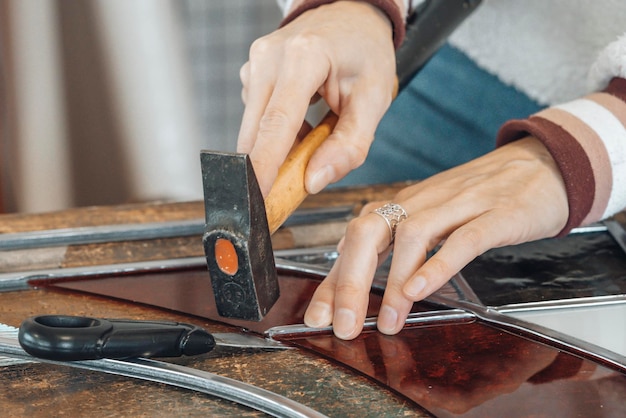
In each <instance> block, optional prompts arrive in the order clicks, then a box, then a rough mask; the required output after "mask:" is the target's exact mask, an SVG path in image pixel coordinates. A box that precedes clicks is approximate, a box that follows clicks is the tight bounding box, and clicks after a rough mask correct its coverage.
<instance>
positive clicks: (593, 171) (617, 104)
mask: <svg viewBox="0 0 626 418" xmlns="http://www.w3.org/2000/svg"><path fill="white" fill-rule="evenodd" d="M589 74H590V85H592V86H594V87H597V88H598V90H599V91H598V92H596V93H592V94H589V95H587V96H585V97H583V98H580V99H576V100H573V101H570V102H567V103H563V104H559V105H555V106H551V107H549V108H546V109H544V110H542V111H540V112H538V113H536V114H534V115H532V116H530V117H529V118H528V119H524V120H511V121H508V122H507V123H505V124H504V125H503V126H502V128H501V129H500V131H499V133H498V138H497V145H498V146H502V145H504V144H507V143H509V142H511V141H514V140H516V139H520V138H523V137H525V136H528V135H532V136H534V137H536V138H538V139H539V140H540V141H542V142H543V144H544V145H545V146H546V148H547V149H548V150H549V152H550V154H551V155H552V157H553V158H554V159H555V161H556V163H557V166H558V168H559V170H560V171H561V174H562V176H563V180H564V182H565V187H566V190H567V196H568V203H569V218H568V221H567V224H566V226H565V228H563V230H562V231H561V232H560V234H559V235H565V234H567V233H568V232H569V231H570V230H571V229H572V228H574V227H577V226H580V225H585V224H589V223H592V222H596V221H599V220H602V219H605V218H608V217H610V216H611V215H614V214H615V213H617V212H619V211H621V210H623V209H625V208H626V34H624V35H622V36H621V37H620V38H618V39H617V40H616V41H614V42H613V43H611V44H610V45H609V46H608V47H607V48H605V49H604V50H603V51H602V52H601V53H600V55H599V57H598V59H597V60H596V62H595V64H594V65H593V67H592V68H591V70H590V73H589Z"/></svg>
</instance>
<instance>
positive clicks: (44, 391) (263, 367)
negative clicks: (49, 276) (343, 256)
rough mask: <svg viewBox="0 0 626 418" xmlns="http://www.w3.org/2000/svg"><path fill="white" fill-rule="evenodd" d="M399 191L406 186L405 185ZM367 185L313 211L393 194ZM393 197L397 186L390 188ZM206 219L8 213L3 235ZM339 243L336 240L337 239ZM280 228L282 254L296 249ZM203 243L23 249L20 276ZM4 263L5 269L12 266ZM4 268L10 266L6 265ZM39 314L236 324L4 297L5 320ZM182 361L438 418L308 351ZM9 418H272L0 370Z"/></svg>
mask: <svg viewBox="0 0 626 418" xmlns="http://www.w3.org/2000/svg"><path fill="white" fill-rule="evenodd" d="M396 188H397V187H396ZM383 190H385V189H382V188H364V189H358V190H354V191H351V192H350V193H345V192H344V191H341V192H339V191H338V192H329V193H324V194H321V195H319V196H316V197H312V198H310V199H309V200H307V201H306V202H305V203H304V205H303V206H304V207H317V206H325V205H345V204H353V203H357V204H358V203H360V202H363V201H369V200H375V199H377V198H380V197H382V196H385V195H389V191H390V190H389V189H386V190H387V191H386V192H383ZM391 193H393V189H391ZM203 217H204V208H203V204H202V203H201V202H192V203H153V204H141V205H124V206H117V207H91V208H78V209H71V210H67V211H62V212H56V213H46V214H35V215H4V216H0V233H9V232H22V231H37V230H44V229H54V228H70V227H79V226H93V225H107V224H123V223H138V222H160V221H173V220H188V219H197V218H203ZM330 239H331V240H332V239H333V238H332V237H331V238H330ZM293 240H294V238H293V234H292V233H291V232H289V231H280V232H278V233H277V234H276V235H275V236H274V238H273V243H274V246H275V247H276V248H286V247H289V246H292V245H293ZM202 251H203V250H202V245H201V242H200V241H199V239H198V237H187V238H170V239H161V240H151V241H136V242H126V243H109V244H91V245H79V246H69V247H67V248H60V249H59V248H57V249H49V250H41V251H39V250H38V251H32V250H23V251H22V254H21V256H20V257H18V260H15V257H12V261H10V264H12V267H13V268H14V269H19V270H23V269H27V268H31V269H32V268H54V267H76V266H85V265H90V264H106V263H123V262H129V261H138V260H154V259H164V258H172V257H189V256H198V255H202ZM6 264H7V262H5V266H4V267H5V270H6V269H7V268H8V267H7V265H6ZM0 265H1V262H0ZM39 314H71V315H86V316H93V317H111V318H133V319H168V320H174V321H182V322H189V323H194V324H197V325H200V326H203V327H205V328H207V329H209V330H211V331H213V332H220V331H229V330H231V329H230V328H229V327H227V326H224V325H220V324H217V323H214V322H212V321H208V320H206V319H202V318H198V317H193V316H188V315H182V314H179V313H175V312H172V311H168V310H164V309H158V308H155V307H150V306H145V305H141V304H135V303H131V302H126V301H120V300H114V299H109V298H105V297H99V296H94V295H89V294H84V293H76V292H70V291H60V290H49V289H30V290H23V291H16V292H6V293H0V323H3V324H7V325H11V326H15V327H17V326H19V325H20V323H21V321H22V320H24V319H25V318H27V317H29V316H33V315H39ZM175 362H177V363H180V364H184V365H188V366H191V367H195V368H199V369H202V370H206V371H210V372H214V373H217V374H220V375H223V376H227V377H231V378H234V379H238V380H241V381H244V382H247V383H251V384H253V385H257V386H260V387H262V388H265V389H269V390H271V391H274V392H276V393H278V394H281V395H284V396H287V397H289V398H291V399H293V400H296V401H298V402H301V403H303V404H305V405H307V406H310V407H312V408H314V409H316V410H318V411H320V412H322V413H325V414H328V415H330V416H360V417H381V416H405V417H406V416H408V417H422V416H429V415H428V414H426V413H425V412H423V411H422V410H421V409H420V408H419V407H417V406H416V405H415V404H413V403H411V402H409V401H407V400H405V399H404V398H402V397H400V396H398V395H396V394H394V393H392V392H390V391H388V390H384V389H382V388H381V387H380V386H379V385H377V384H375V383H373V382H371V381H369V380H368V379H366V378H364V377H362V376H360V375H358V374H357V373H355V372H352V371H350V370H347V369H345V368H342V367H338V366H336V365H335V364H333V363H331V362H329V361H328V360H324V359H322V358H320V357H318V356H315V355H313V354H309V353H307V352H304V351H301V350H286V351H282V350H281V351H267V350H265V351H254V350H237V349H225V348H217V349H216V350H214V351H213V352H212V353H209V354H207V355H202V356H198V357H194V358H189V357H188V358H182V359H177V360H175ZM0 387H2V388H3V389H2V390H0V405H2V416H29V417H50V416H68V417H78V416H94V415H96V414H97V415H99V416H133V417H139V416H150V417H154V416H263V414H262V413H259V412H256V411H253V410H250V409H248V408H246V407H242V406H239V405H236V404H233V403H231V402H228V401H224V400H220V399H215V398H212V397H210V396H207V395H204V394H201V393H195V392H192V391H188V390H184V389H177V388H173V387H168V386H165V385H161V384H156V383H149V382H144V381H139V380H134V379H129V378H124V377H120V376H112V375H106V374H102V373H97V372H89V371H83V370H77V369H72V368H68V367H63V366H54V365H44V364H28V365H16V366H9V367H4V368H1V369H0Z"/></svg>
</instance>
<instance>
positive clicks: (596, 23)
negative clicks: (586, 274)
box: [283, 0, 626, 234]
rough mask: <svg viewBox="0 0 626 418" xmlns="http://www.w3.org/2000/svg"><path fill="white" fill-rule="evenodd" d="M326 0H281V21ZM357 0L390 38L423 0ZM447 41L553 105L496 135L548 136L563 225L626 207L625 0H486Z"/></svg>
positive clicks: (543, 138)
mask: <svg viewBox="0 0 626 418" xmlns="http://www.w3.org/2000/svg"><path fill="white" fill-rule="evenodd" d="M332 1H334V0H284V1H283V3H284V4H283V6H284V8H285V9H284V13H285V14H286V15H288V16H287V18H286V19H285V22H288V21H289V19H293V18H294V17H295V16H297V15H298V14H299V13H303V12H305V11H306V10H307V9H308V8H312V7H319V6H321V5H323V4H326V3H330V2H332ZM363 1H368V2H370V3H372V4H374V5H376V6H378V7H381V10H385V12H386V13H387V15H388V16H389V17H390V19H391V22H392V24H393V25H394V36H398V38H396V39H395V40H396V44H398V43H399V41H400V38H401V35H402V33H403V28H400V29H401V31H398V25H400V26H401V23H400V24H399V23H398V22H402V19H403V17H402V16H403V14H406V13H407V7H408V8H409V9H410V8H411V5H415V4H419V3H420V1H419V0H413V1H411V0H363ZM434 1H437V0H434ZM441 1H444V0H441ZM409 12H410V10H409ZM346 18H347V19H349V18H350V17H349V16H346ZM450 43H451V44H452V45H453V46H454V47H456V48H458V49H460V50H461V51H463V52H464V53H466V54H467V55H468V56H469V57H470V58H471V59H473V60H474V61H475V62H476V63H477V65H479V66H480V67H482V68H483V69H485V70H486V71H488V72H490V73H492V74H494V75H496V76H497V77H498V78H499V79H500V80H502V81H503V82H504V83H505V84H508V85H512V86H514V87H516V88H517V89H519V90H520V91H522V92H524V93H526V94H527V95H528V96H529V97H531V98H533V99H535V100H536V101H538V102H539V103H541V104H544V105H547V106H549V107H548V108H547V109H545V110H543V111H541V112H539V113H537V114H536V115H532V116H531V117H530V118H528V119H525V120H518V121H509V122H507V123H506V124H505V125H504V126H503V127H502V129H501V130H500V133H499V135H498V144H499V145H502V144H505V143H507V142H509V141H513V140H516V139H518V138H522V137H524V136H528V135H532V136H534V137H536V138H538V139H539V140H541V141H542V142H543V143H544V145H546V147H547V148H548V150H549V151H550V153H551V154H552V156H553V157H554V159H555V161H556V163H557V165H558V167H559V169H560V170H561V174H562V176H563V180H564V182H565V187H566V189H567V193H568V200H569V205H570V218H569V220H568V222H567V225H566V227H565V228H564V229H563V231H562V234H564V233H566V232H567V231H568V230H569V229H571V228H573V227H575V226H578V225H580V224H585V223H590V222H594V221H597V220H600V219H604V218H607V217H609V216H611V215H612V214H614V213H616V212H617V211H620V210H624V209H626V0H594V1H591V0H483V2H482V4H481V5H480V6H479V8H478V10H476V11H475V12H474V13H473V14H472V15H471V16H470V17H469V18H468V19H467V20H466V21H465V22H463V24H462V25H461V26H460V27H459V28H458V30H457V31H455V33H454V34H453V35H452V36H451V38H450ZM594 92H595V93H594Z"/></svg>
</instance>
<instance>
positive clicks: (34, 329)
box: [18, 315, 215, 361]
mask: <svg viewBox="0 0 626 418" xmlns="http://www.w3.org/2000/svg"><path fill="white" fill-rule="evenodd" d="M18 340H19V343H20V345H21V346H22V348H23V349H24V351H26V352H27V353H29V354H30V355H32V356H34V357H39V358H45V359H48V360H57V361H75V360H96V359H101V358H113V359H123V358H132V357H179V356H181V355H188V356H191V355H197V354H203V353H207V352H209V351H211V350H212V349H213V348H214V347H215V339H214V338H213V336H212V335H211V334H209V333H208V332H207V331H205V330H204V329H202V328H200V327H198V326H195V325H191V324H185V323H180V322H168V321H136V320H126V319H101V318H90V317H83V316H67V315H40V316H34V317H31V318H28V319H26V320H25V321H24V322H22V325H21V326H20V329H19V333H18Z"/></svg>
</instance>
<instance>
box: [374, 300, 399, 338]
mask: <svg viewBox="0 0 626 418" xmlns="http://www.w3.org/2000/svg"><path fill="white" fill-rule="evenodd" d="M397 323H398V312H397V311H396V310H395V309H393V308H392V307H391V306H387V305H385V306H383V307H382V308H380V312H379V314H378V322H377V325H378V330H379V331H380V332H382V333H383V334H393V333H395V332H396V324H397Z"/></svg>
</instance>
